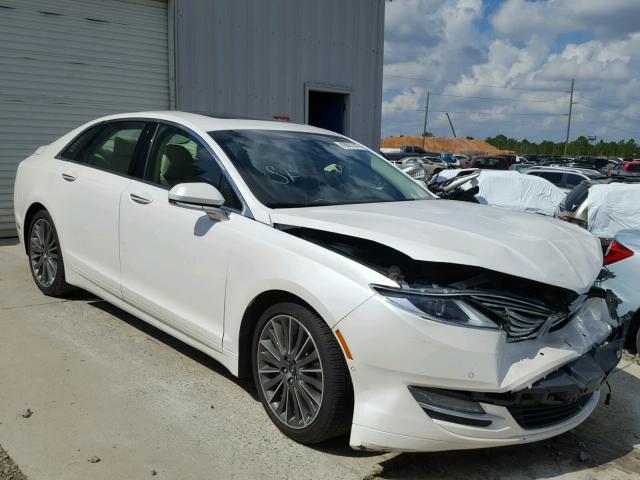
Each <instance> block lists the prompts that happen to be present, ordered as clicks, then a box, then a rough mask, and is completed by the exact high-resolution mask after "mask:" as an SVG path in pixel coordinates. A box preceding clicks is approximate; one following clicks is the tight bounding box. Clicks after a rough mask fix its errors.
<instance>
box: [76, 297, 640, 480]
mask: <svg viewBox="0 0 640 480" xmlns="http://www.w3.org/2000/svg"><path fill="white" fill-rule="evenodd" d="M68 298H69V299H77V300H89V301H88V305H90V306H92V307H94V308H97V309H99V310H102V311H103V312H106V313H108V314H110V315H113V316H114V317H116V318H118V319H120V320H122V321H124V322H126V323H127V324H129V325H130V326H132V327H134V328H136V329H138V330H140V331H142V332H144V333H145V334H147V335H149V336H150V337H152V338H154V339H155V340H157V341H159V342H162V343H164V344H165V345H167V346H169V347H171V348H173V349H175V350H177V351H178V352H180V353H182V354H183V355H185V356H187V357H189V358H190V359H192V360H194V361H196V362H198V363H199V364H201V365H203V366H205V367H206V368H208V369H209V370H211V371H212V372H214V373H216V374H218V375H221V376H222V377H224V378H226V379H228V380H229V381H231V382H234V383H235V384H236V385H238V386H239V387H240V388H242V389H243V390H244V391H245V392H247V394H248V395H249V396H250V397H251V398H252V399H253V400H254V401H256V402H259V401H260V399H259V398H258V394H257V391H256V388H255V385H254V383H253V380H252V379H251V378H248V379H238V378H236V377H235V376H233V375H232V374H231V373H230V372H229V371H228V370H227V369H226V368H225V367H223V366H222V365H221V364H220V363H218V362H217V361H215V360H214V359H212V358H211V357H209V356H208V355H206V354H204V353H202V352H200V351H199V350H197V349H195V348H193V347H191V346H190V345H187V344H186V343H183V342H182V341H180V340H178V339H176V338H174V337H172V336H171V335H169V334H167V333H165V332H163V331H161V330H159V329H157V328H156V327H154V326H152V325H149V324H148V323H146V322H144V321H143V320H140V319H139V318H137V317H135V316H133V315H131V314H129V313H127V312H125V311H124V310H122V309H120V308H118V307H116V306H114V305H112V304H110V303H108V302H106V301H104V300H101V299H99V298H97V297H95V296H94V295H92V294H90V293H87V292H84V291H78V292H77V293H74V294H73V295H70V296H69V297H68ZM625 358H626V360H623V361H622V362H621V364H620V366H621V367H624V366H625V365H626V366H627V367H628V366H629V364H630V362H634V360H629V358H631V357H630V356H629V357H625ZM610 384H611V386H612V389H613V395H612V400H611V404H610V405H608V406H607V405H604V404H603V402H602V401H601V403H600V405H599V406H598V407H597V409H596V410H595V412H594V413H593V415H592V416H591V417H590V418H589V419H588V420H587V421H585V422H584V423H583V424H582V425H580V426H579V427H577V428H576V429H574V430H572V431H571V432H568V433H565V434H563V435H561V436H559V437H556V438H552V439H549V440H544V441H540V442H536V443H531V444H524V445H514V446H509V447H499V448H490V449H479V450H466V451H452V452H436V453H398V454H395V455H393V456H391V458H389V459H387V460H385V461H382V462H381V463H380V467H381V473H380V474H379V476H378V477H376V478H385V479H405V478H407V479H408V478H411V479H436V478H453V479H456V478H460V479H463V480H472V479H483V480H485V479H494V478H500V479H501V480H505V479H521V478H550V477H555V476H559V475H562V474H566V473H571V472H580V471H582V470H588V469H589V468H596V467H598V468H602V466H604V465H608V464H611V465H613V467H614V468H616V469H618V470H621V471H624V472H629V473H635V472H638V471H640V453H639V452H638V450H637V449H634V445H635V444H640V416H639V415H638V414H637V412H638V409H639V408H640V378H638V377H636V376H634V375H631V374H629V373H627V371H625V369H624V368H622V369H618V370H616V371H615V372H614V373H613V374H612V375H611V377H610ZM603 397H604V395H603ZM309 448H312V449H314V450H317V451H320V452H323V453H326V454H329V455H335V456H340V457H367V456H377V455H380V453H381V452H371V451H357V450H353V449H351V448H350V447H349V438H348V436H342V437H338V438H335V439H332V440H329V441H327V442H323V443H321V444H318V445H311V446H309Z"/></svg>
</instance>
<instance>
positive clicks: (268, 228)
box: [15, 112, 623, 451]
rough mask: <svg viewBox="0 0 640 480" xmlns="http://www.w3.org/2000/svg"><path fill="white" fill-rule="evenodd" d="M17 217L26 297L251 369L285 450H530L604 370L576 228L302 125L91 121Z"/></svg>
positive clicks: (582, 240)
mask: <svg viewBox="0 0 640 480" xmlns="http://www.w3.org/2000/svg"><path fill="white" fill-rule="evenodd" d="M15 215H16V224H17V228H18V231H19V232H20V236H21V239H22V241H23V243H24V246H25V253H26V254H27V256H28V259H29V265H30V267H31V271H32V273H33V278H34V280H35V282H36V284H37V285H38V287H39V288H40V289H41V290H42V291H43V292H44V293H45V294H47V295H61V294H64V293H65V292H66V291H68V289H69V288H71V286H77V287H81V288H84V289H86V290H89V291H91V292H93V293H95V294H96V295H98V296H100V297H102V298H104V299H105V300H107V301H109V302H112V303H114V304H115V305H117V306H119V307H121V308H122V309H124V310H126V311H128V312H130V313H132V314H134V315H136V316H138V317H140V318H142V319H143V320H145V321H147V322H149V323H150V324H152V325H155V326H156V327H158V328H159V329H161V330H164V331H166V332H168V333H170V334H171V335H173V336H175V337H177V338H178V339H180V340H182V341H184V342H186V343H188V344H190V345H193V346H194V347H196V348H198V349H200V350H202V351H203V352H205V353H207V354H208V355H210V356H211V357H213V358H214V359H216V360H218V361H220V362H221V363H222V364H223V365H225V366H226V367H227V368H228V369H229V370H230V371H231V372H232V373H233V374H234V375H238V376H253V378H254V379H255V383H256V388H257V391H258V394H259V396H260V399H261V401H262V403H263V404H264V407H265V410H266V412H267V413H268V415H269V416H270V417H271V419H272V420H273V422H274V423H275V425H277V427H278V428H279V429H280V430H281V431H282V432H284V433H285V434H286V435H288V436H289V437H291V438H293V439H295V440H297V441H299V442H303V443H309V444H310V443H317V442H321V441H323V440H326V439H328V438H331V437H335V436H337V435H341V434H344V433H346V432H350V444H351V445H352V446H353V447H354V448H371V449H400V450H426V451H435V450H452V449H464V448H478V447H489V446H497V445H507V444H514V443H522V442H530V441H535V440H540V439H543V438H548V437H551V436H554V435H558V434H560V433H562V432H565V431H567V430H569V429H571V428H574V427H575V426H576V425H578V424H580V423H581V422H582V421H584V420H585V419H586V418H587V417H588V416H589V415H590V414H591V412H592V411H593V410H594V408H595V407H596V405H597V403H598V398H599V397H600V389H601V387H602V386H603V384H604V383H605V382H606V379H607V376H608V375H609V373H610V372H611V371H612V370H613V368H614V367H615V366H616V364H617V363H618V360H619V358H620V355H621V342H622V341H623V338H622V334H623V332H622V328H621V327H620V326H619V325H618V321H617V319H616V316H615V307H612V306H611V305H612V302H613V301H612V299H611V298H610V296H611V295H610V294H607V292H605V291H604V290H602V289H599V288H598V285H597V277H598V274H599V272H600V268H601V265H602V250H601V248H600V243H599V241H598V240H597V239H596V238H595V237H593V236H592V235H591V234H589V233H588V232H586V231H584V230H582V229H580V228H578V227H576V226H573V225H569V224H563V223H561V222H558V221H557V220H554V219H550V218H543V217H539V216H532V215H526V214H521V213H516V212H511V211H506V210H503V209H499V208H493V207H488V206H484V205H472V204H468V203H461V202H454V201H440V200H434V198H433V195H432V194H430V193H429V192H428V191H427V190H426V189H424V188H423V187H421V186H420V185H418V184H417V183H415V182H414V181H413V180H412V179H411V178H410V177H409V176H407V175H405V174H404V173H402V172H401V171H400V170H398V169H397V168H396V167H395V166H392V165H390V164H389V162H387V161H386V160H384V159H382V158H381V157H380V156H379V155H377V154H375V153H374V152H372V151H371V150H369V149H367V148H365V147H363V146H361V145H360V144H358V143H356V142H354V141H352V140H349V139H348V138H345V137H342V136H338V135H336V134H334V133H331V132H328V131H325V130H320V129H317V128H314V127H309V126H304V125H294V124H289V123H280V122H263V121H251V120H229V119H217V118H210V117H206V116H201V115H194V114H187V113H181V112H151V113H139V114H129V115H116V116H111V117H106V118H102V119H99V120H96V121H94V122H90V123H89V124H86V125H84V126H82V127H80V128H78V129H76V130H74V131H73V132H71V133H69V134H67V135H65V136H64V137H62V138H60V139H59V140H57V141H55V142H53V143H52V144H50V145H47V146H44V147H40V148H39V149H38V150H37V151H36V152H35V153H34V154H33V155H31V156H30V157H29V158H27V159H26V160H24V161H23V162H22V163H21V164H20V166H19V169H18V173H17V179H16V186H15Z"/></svg>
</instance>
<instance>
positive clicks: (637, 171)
mask: <svg viewBox="0 0 640 480" xmlns="http://www.w3.org/2000/svg"><path fill="white" fill-rule="evenodd" d="M612 171H613V173H614V174H616V175H640V161H631V162H622V163H619V164H618V165H616V166H615V167H614V168H613V169H612Z"/></svg>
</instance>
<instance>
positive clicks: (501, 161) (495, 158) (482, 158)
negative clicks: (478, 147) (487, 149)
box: [464, 155, 510, 170]
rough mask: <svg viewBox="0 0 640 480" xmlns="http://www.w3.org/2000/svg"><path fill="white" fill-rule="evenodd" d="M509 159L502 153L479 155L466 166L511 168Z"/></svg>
mask: <svg viewBox="0 0 640 480" xmlns="http://www.w3.org/2000/svg"><path fill="white" fill-rule="evenodd" d="M509 166H510V163H509V160H507V159H506V158H505V157H503V156H501V155H478V156H476V157H473V158H472V159H471V160H469V161H468V162H467V163H466V165H465V166H464V168H480V169H488V170H509Z"/></svg>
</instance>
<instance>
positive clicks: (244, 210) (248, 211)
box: [54, 117, 254, 220]
mask: <svg viewBox="0 0 640 480" xmlns="http://www.w3.org/2000/svg"><path fill="white" fill-rule="evenodd" d="M118 122H145V123H153V124H155V125H156V128H155V130H154V132H153V135H152V136H151V139H150V140H149V148H148V149H147V155H146V157H145V158H144V170H143V171H146V168H147V164H148V162H149V156H150V155H151V147H152V146H153V141H154V140H155V137H156V134H157V133H158V127H159V125H160V124H165V125H170V126H172V127H175V128H178V129H180V130H183V131H185V132H187V133H188V134H189V135H191V136H193V137H194V138H195V139H197V140H198V141H199V142H200V143H202V145H203V146H204V147H205V148H206V149H207V151H208V152H209V154H210V155H211V157H212V158H213V159H214V161H215V162H216V163H217V164H218V167H220V170H221V172H222V175H223V176H224V177H225V178H226V179H227V181H228V182H229V184H230V185H231V188H232V190H233V192H234V193H235V194H236V196H237V197H238V199H239V200H240V203H241V204H242V210H237V209H235V208H230V207H225V206H224V205H223V206H221V207H220V209H221V210H224V211H226V212H229V213H239V214H241V215H242V216H244V217H247V218H250V219H252V220H253V219H254V216H253V213H252V212H251V209H250V208H249V204H248V203H247V201H246V200H245V199H244V197H243V196H242V193H241V192H240V189H239V188H238V186H237V184H236V182H235V181H234V179H233V177H232V176H231V175H230V174H229V171H228V170H227V169H226V168H225V166H224V165H223V164H222V162H221V161H220V159H219V158H218V156H217V155H216V154H215V152H214V151H213V149H212V148H211V146H210V145H209V144H208V143H207V141H206V140H205V139H204V138H203V137H202V136H201V135H199V134H198V133H196V132H194V131H193V130H192V129H190V128H189V127H186V126H184V125H182V124H180V123H177V122H174V121H171V120H165V119H163V118H149V117H126V118H114V119H110V120H103V121H100V122H95V123H92V124H91V125H88V126H87V128H85V129H84V130H82V131H81V132H80V133H78V135H76V136H75V137H73V139H71V140H70V141H69V142H68V143H67V144H65V146H64V147H62V148H61V149H60V151H59V152H58V154H57V155H55V156H54V158H55V159H56V160H61V161H63V162H69V163H75V164H76V165H82V166H84V167H88V168H93V169H94V170H98V171H100V172H105V173H109V174H111V175H117V176H119V177H123V178H127V179H130V180H135V181H136V182H142V183H146V184H147V185H150V186H153V187H157V188H161V189H162V190H166V191H169V189H168V188H166V187H163V186H162V185H158V184H157V183H154V182H150V181H148V180H145V179H144V178H139V177H132V176H131V175H127V174H124V173H118V172H112V171H110V170H106V169H104V168H99V167H96V166H95V165H89V164H87V163H84V162H78V161H76V160H71V159H68V158H64V157H63V156H62V152H64V151H65V150H66V149H67V147H69V145H71V144H72V143H73V142H75V141H76V140H77V139H78V138H80V136H81V135H83V134H84V133H86V132H87V131H88V130H89V129H91V128H93V127H96V126H98V125H106V124H109V123H118ZM212 141H213V139H212Z"/></svg>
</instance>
